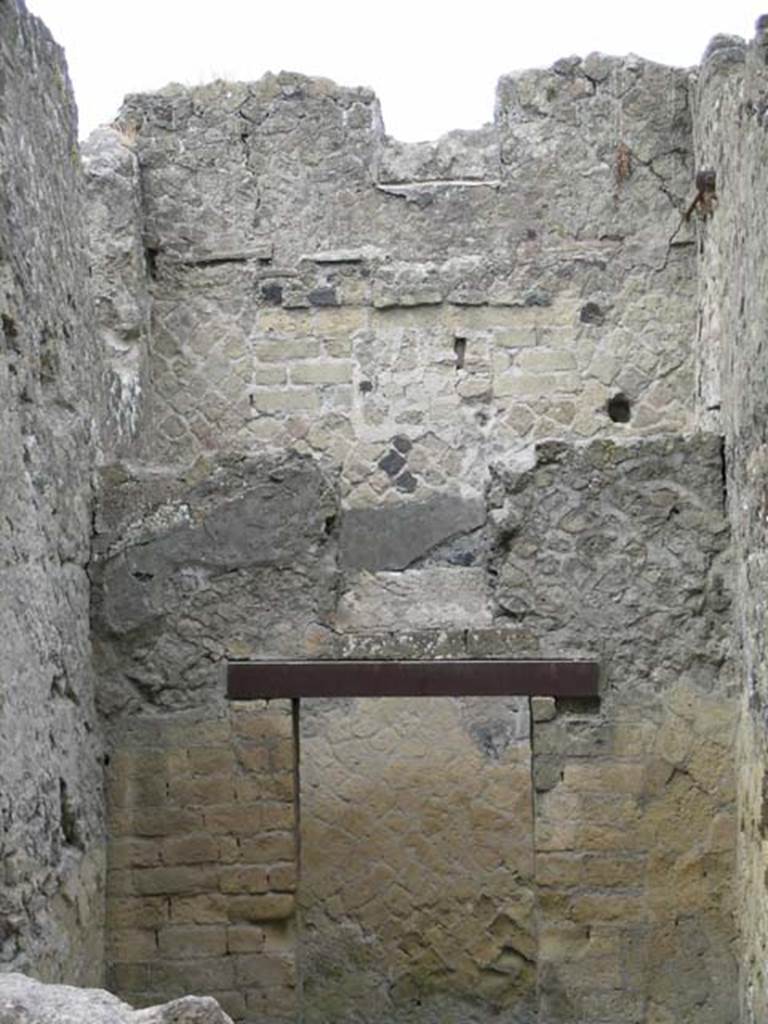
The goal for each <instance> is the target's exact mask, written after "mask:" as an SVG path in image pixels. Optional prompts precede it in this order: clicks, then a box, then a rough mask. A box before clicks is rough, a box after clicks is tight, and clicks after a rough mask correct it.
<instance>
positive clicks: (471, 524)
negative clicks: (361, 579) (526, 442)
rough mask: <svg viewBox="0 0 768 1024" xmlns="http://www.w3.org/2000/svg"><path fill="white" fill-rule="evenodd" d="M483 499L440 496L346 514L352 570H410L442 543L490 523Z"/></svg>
mask: <svg viewBox="0 0 768 1024" xmlns="http://www.w3.org/2000/svg"><path fill="white" fill-rule="evenodd" d="M485 514H486V513H485V505H484V503H483V501H482V500H481V499H480V498H462V497H460V496H459V495H450V494H436V495H433V496H432V497H430V498H429V499H428V500H427V501H423V502H408V503H403V504H401V505H387V506H383V507H381V506H379V507H375V508H357V509H350V510H349V511H347V512H345V513H344V515H343V518H342V524H341V538H340V549H341V561H342V565H343V566H345V567H346V568H349V569H370V570H372V571H376V570H380V569H405V568H406V567H407V566H409V565H411V564H412V563H413V562H415V561H416V560H417V559H420V558H423V557H424V556H425V555H426V554H427V553H428V552H429V551H431V550H432V549H433V548H435V547H436V546H437V545H438V544H442V543H443V542H444V541H446V540H448V539H449V538H451V537H455V536H457V535H458V534H464V533H469V532H471V531H473V530H476V529H478V528H479V527H480V526H482V525H483V523H484V522H485Z"/></svg>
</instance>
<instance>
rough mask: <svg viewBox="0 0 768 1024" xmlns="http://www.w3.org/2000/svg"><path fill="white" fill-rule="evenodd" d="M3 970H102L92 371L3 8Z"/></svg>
mask: <svg viewBox="0 0 768 1024" xmlns="http://www.w3.org/2000/svg"><path fill="white" fill-rule="evenodd" d="M0 195H1V196H2V201H1V202H0V638H1V642H0V970H6V969H9V968H10V969H16V968H18V969H21V970H29V971H33V972H34V973H35V974H36V975H37V976H38V977H40V978H43V979H47V980H51V981H54V980H63V979H66V980H67V981H70V982H75V983H77V982H80V983H91V984H93V983H98V982H100V981H101V980H102V977H103V927H102V924H103V913H104V859H105V857H104V811H103V797H102V764H101V751H102V743H101V727H100V724H99V721H98V718H97V714H96V708H95V705H94V685H95V675H94V672H93V667H92V661H91V644H90V638H89V627H88V606H89V583H88V577H87V575H86V567H87V564H88V561H89V558H90V533H91V505H92V489H91V467H92V465H93V463H94V461H95V456H96V451H97V444H98V431H99V427H100V424H101V422H102V413H101V408H102V399H101V394H100V392H101V379H102V369H101V362H100V357H99V353H98V350H97V346H96V341H95V338H94V335H93V333H92V330H91V326H90V325H91V322H92V319H93V309H92V300H91V295H90V291H89V282H88V264H87V249H86V244H85V238H84V234H83V230H82V225H83V221H84V205H83V195H82V183H81V176H80V169H79V157H78V150H77V131H76V113H75V108H74V103H73V99H72V92H71V89H70V86H69V82H68V79H67V73H66V67H65V64H64V60H63V54H62V52H61V50H60V49H59V47H58V46H56V44H55V43H54V42H53V40H52V39H51V36H50V35H49V33H48V31H47V30H46V29H45V27H44V26H43V25H42V24H41V23H40V22H39V21H37V20H36V19H34V18H30V17H29V16H28V15H27V13H26V11H25V9H24V5H23V4H22V3H19V2H17V0H5V2H3V3H0Z"/></svg>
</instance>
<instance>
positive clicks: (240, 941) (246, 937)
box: [227, 924, 266, 953]
mask: <svg viewBox="0 0 768 1024" xmlns="http://www.w3.org/2000/svg"><path fill="white" fill-rule="evenodd" d="M265 941H266V939H265V935H264V930H263V928H259V927H258V926H257V925H249V924H233V925H230V926H229V928H227V949H228V951H229V952H230V953H260V952H261V951H262V950H263V949H264V943H265Z"/></svg>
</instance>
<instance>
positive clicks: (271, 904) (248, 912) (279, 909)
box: [227, 892, 296, 924]
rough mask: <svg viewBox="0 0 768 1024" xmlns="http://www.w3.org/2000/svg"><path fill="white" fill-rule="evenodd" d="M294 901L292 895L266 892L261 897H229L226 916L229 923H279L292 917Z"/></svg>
mask: <svg viewBox="0 0 768 1024" xmlns="http://www.w3.org/2000/svg"><path fill="white" fill-rule="evenodd" d="M295 909H296V901H295V898H294V896H293V894H292V893H284V892H268V893H264V894H263V895H249V896H230V898H229V900H228V901H227V915H228V917H229V920H230V921H231V922H241V921H252V922H255V923H257V924H258V923H259V922H260V921H281V920H283V919H285V918H289V917H292V916H293V914H294V911H295Z"/></svg>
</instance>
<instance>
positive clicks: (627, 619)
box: [491, 436, 737, 1024]
mask: <svg viewBox="0 0 768 1024" xmlns="http://www.w3.org/2000/svg"><path fill="white" fill-rule="evenodd" d="M721 477H722V462H721V453H720V442H719V439H718V438H715V437H711V436H710V437H707V436H700V437H698V438H692V439H687V440H683V439H679V438H678V439H673V438H663V439H656V440H653V441H648V442H642V443H635V444H632V445H621V446H620V445H616V444H614V443H612V442H606V441H595V442H592V443H591V444H589V445H588V446H586V447H581V448H572V447H570V446H566V445H563V444H557V443H547V444H544V445H541V446H540V447H539V449H538V450H537V464H536V466H535V467H534V468H533V469H532V470H529V471H527V472H524V473H522V474H517V473H515V474H509V473H502V474H501V475H500V476H499V478H498V479H497V480H496V481H495V483H494V487H493V490H492V491H491V500H492V503H493V504H494V505H495V506H497V509H498V513H497V518H496V522H497V535H496V537H497V539H496V546H495V563H494V564H495V567H496V570H497V572H496V583H495V587H494V596H495V600H496V601H497V603H498V606H499V608H500V609H501V610H505V611H506V612H507V613H508V614H509V615H512V616H513V617H514V618H515V620H516V621H517V622H518V623H519V625H518V627H517V631H518V633H519V638H518V640H517V649H518V650H520V653H522V654H523V655H528V656H530V657H542V656H543V657H557V656H563V655H570V656H572V657H579V656H581V657H591V658H595V659H597V660H599V661H600V663H601V665H602V667H603V680H602V686H601V696H600V700H599V706H594V707H588V706H581V707H578V706H574V704H576V705H577V704H578V702H574V703H572V704H569V703H568V702H562V701H557V702H554V701H551V700H550V701H546V700H543V699H538V700H535V701H534V723H533V726H532V737H533V739H532V747H533V784H534V791H535V799H534V837H533V842H534V851H535V861H534V863H535V883H536V888H537V908H538V992H539V1013H540V1019H541V1020H545V1021H547V1022H558V1024H560V1022H562V1024H566V1022H567V1024H584V1022H586V1021H601V1022H602V1021H608V1020H611V1021H614V1020H615V1021H617V1022H618V1021H620V1020H628V1019H629V1020H649V1021H650V1020H653V1021H659V1022H661V1021H663V1022H665V1024H666V1022H670V1024H671V1022H673V1021H674V1022H690V1024H693V1022H701V1021H711V1022H712V1024H719V1022H725V1021H735V1020H736V1019H737V1018H736V1007H735V1003H734V990H735V976H736V957H735V955H734V948H733V947H734V943H735V939H736V934H737V930H736V922H735V918H734V907H733V895H732V883H733V870H734V840H735V836H734V828H735V787H734V777H733V776H734V773H733V752H734V733H735V720H736V694H735V685H734V682H733V678H732V672H731V670H730V666H729V655H730V633H729V629H728V619H727V612H728V608H729V603H730V579H729V576H730V562H729V558H728V556H729V529H728V523H727V520H726V518H725V515H724V509H723V502H722V492H721Z"/></svg>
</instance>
